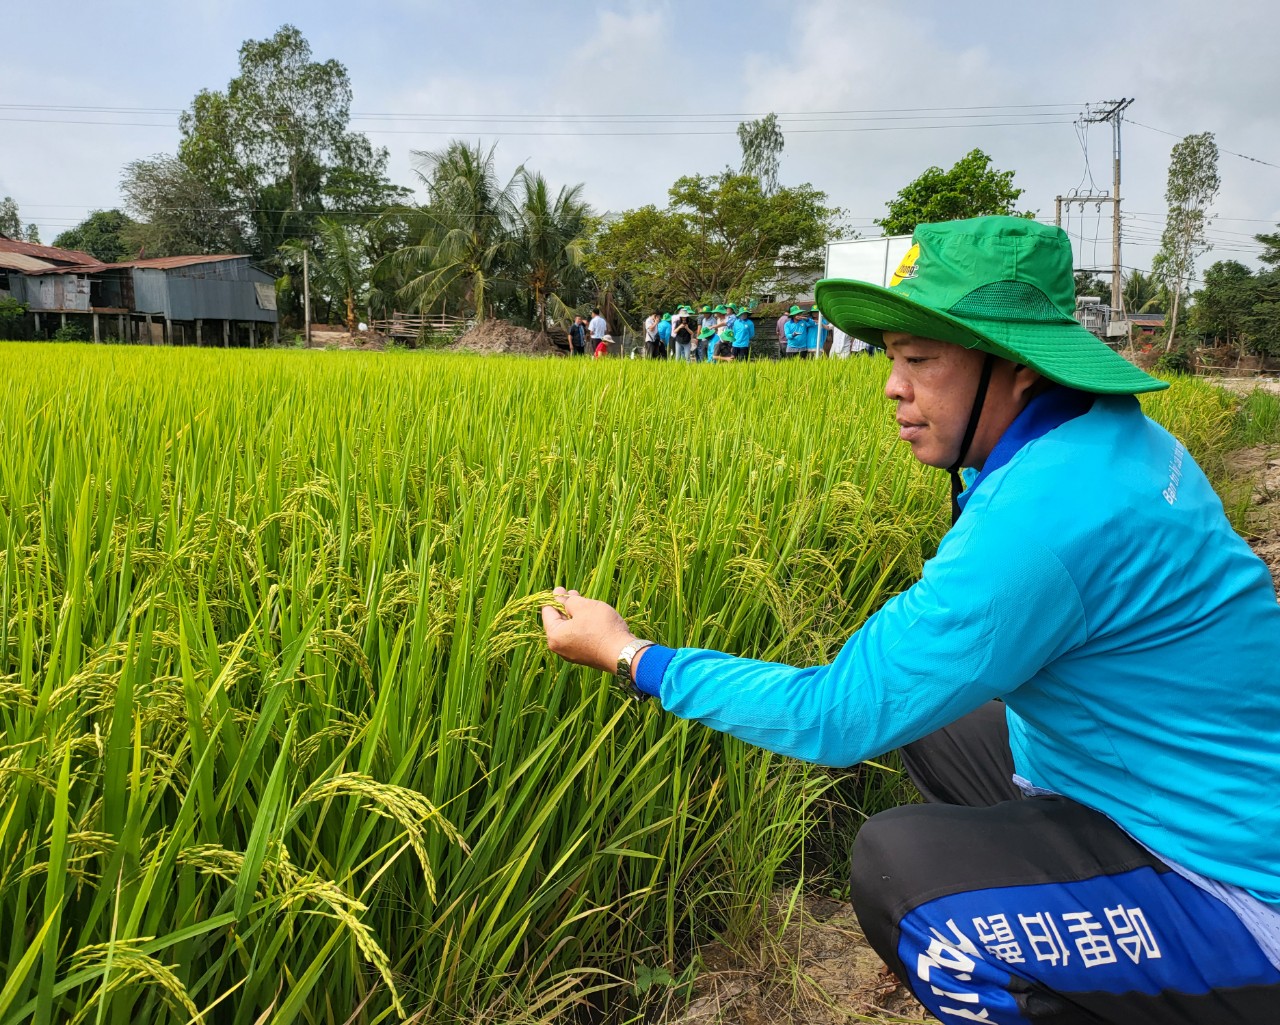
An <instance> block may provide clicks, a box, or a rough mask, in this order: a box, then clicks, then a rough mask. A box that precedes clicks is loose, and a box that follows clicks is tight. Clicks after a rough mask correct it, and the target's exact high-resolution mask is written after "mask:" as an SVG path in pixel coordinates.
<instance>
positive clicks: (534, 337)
mask: <svg viewBox="0 0 1280 1025" xmlns="http://www.w3.org/2000/svg"><path fill="white" fill-rule="evenodd" d="M557 342H559V343H560V344H557ZM561 346H563V348H562V347H561ZM449 348H451V349H455V350H459V351H462V352H480V353H487V354H494V353H501V354H510V355H519V356H565V355H568V351H569V346H568V342H567V341H565V340H564V339H563V336H562V335H561V336H557V335H553V334H548V333H547V332H545V331H530V330H529V329H528V328H527V327H520V326H519V325H518V324H510V323H508V322H507V321H505V320H486V321H483V322H481V323H479V324H477V325H476V326H475V327H473V328H472V329H471V330H470V331H468V332H467V333H466V334H464V335H462V336H460V337H459V338H458V339H457V341H455V342H454V343H453V344H452V345H450V346H449Z"/></svg>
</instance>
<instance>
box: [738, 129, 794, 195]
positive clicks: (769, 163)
mask: <svg viewBox="0 0 1280 1025" xmlns="http://www.w3.org/2000/svg"><path fill="white" fill-rule="evenodd" d="M738 144H739V145H740V146H741V147H742V173H743V174H749V175H752V176H753V177H755V178H758V179H759V180H760V188H761V190H762V191H763V192H764V194H765V195H766V196H769V195H772V194H773V193H774V192H776V191H777V190H778V166H779V160H778V158H779V157H780V156H781V155H782V149H783V147H784V146H785V145H786V140H785V139H784V138H783V136H782V127H781V126H780V125H779V124H778V115H777V114H772V113H770V114H766V115H765V116H764V117H762V118H760V119H759V120H757V121H742V122H740V123H739V124H738Z"/></svg>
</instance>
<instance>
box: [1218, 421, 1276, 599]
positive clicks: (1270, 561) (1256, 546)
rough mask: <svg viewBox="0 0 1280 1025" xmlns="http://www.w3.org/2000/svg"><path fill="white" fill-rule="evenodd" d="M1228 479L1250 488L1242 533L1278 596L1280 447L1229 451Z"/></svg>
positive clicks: (1272, 446) (1259, 446) (1262, 446)
mask: <svg viewBox="0 0 1280 1025" xmlns="http://www.w3.org/2000/svg"><path fill="white" fill-rule="evenodd" d="M1227 465H1228V467H1229V469H1230V472H1231V476H1232V477H1233V478H1234V479H1235V480H1238V481H1240V482H1241V484H1242V486H1245V487H1247V488H1248V489H1249V493H1250V504H1249V508H1248V509H1247V510H1246V512H1245V514H1244V522H1243V523H1242V524H1241V532H1242V533H1243V534H1244V536H1245V537H1246V538H1248V540H1249V544H1250V545H1252V546H1253V550H1254V551H1255V552H1257V553H1258V556H1259V557H1260V558H1261V559H1262V561H1263V562H1265V563H1266V564H1267V566H1268V567H1269V568H1270V569H1271V577H1272V579H1273V580H1274V581H1275V584H1276V592H1277V594H1280V448H1277V447H1276V446H1274V445H1255V446H1253V447H1252V448H1243V449H1240V450H1239V451H1238V452H1232V453H1231V455H1230V456H1229V457H1228V459H1227Z"/></svg>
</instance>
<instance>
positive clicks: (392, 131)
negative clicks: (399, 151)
mask: <svg viewBox="0 0 1280 1025" xmlns="http://www.w3.org/2000/svg"><path fill="white" fill-rule="evenodd" d="M0 122H10V123H25V124H47V125H97V126H100V127H106V128H166V129H173V128H176V127H177V125H174V124H157V123H155V122H148V121H85V120H72V119H61V118H58V119H53V118H26V117H0ZM1072 123H1073V122H1072V121H1070V120H1052V121H993V122H984V123H981V124H974V123H967V122H958V123H951V124H923V125H922V124H909V125H867V126H860V127H856V128H793V129H790V131H789V134H792V135H810V134H820V135H831V134H848V133H853V132H910V131H931V130H936V129H943V128H970V129H972V128H1024V127H1038V126H1043V125H1069V124H1072ZM364 133H365V134H366V135H459V134H469V132H463V131H461V130H460V129H458V128H456V127H455V128H451V129H443V128H439V129H427V128H366V129H364ZM495 134H497V135H498V136H500V137H502V138H508V137H520V136H533V137H539V138H554V137H559V138H566V137H567V138H606V137H614V138H640V137H653V136H664V137H670V136H709V135H733V136H736V135H737V134H738V133H737V130H736V129H724V130H700V131H685V130H674V129H668V130H663V131H632V132H614V131H603V132H602V131H582V132H554V131H514V132H513V131H506V130H502V131H498V132H496V133H495Z"/></svg>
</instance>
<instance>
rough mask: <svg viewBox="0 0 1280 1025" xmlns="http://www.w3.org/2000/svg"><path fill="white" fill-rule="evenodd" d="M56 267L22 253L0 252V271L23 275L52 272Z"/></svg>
mask: <svg viewBox="0 0 1280 1025" xmlns="http://www.w3.org/2000/svg"><path fill="white" fill-rule="evenodd" d="M56 266H57V265H56V264H52V263H49V262H48V261H47V260H37V259H36V258H35V257H34V256H27V255H25V254H23V253H6V252H4V251H3V250H0V270H16V271H22V272H23V273H24V274H35V273H37V272H39V271H42V270H53V269H54V268H55V267H56Z"/></svg>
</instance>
